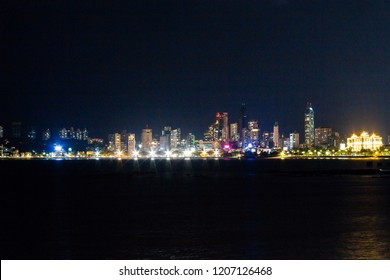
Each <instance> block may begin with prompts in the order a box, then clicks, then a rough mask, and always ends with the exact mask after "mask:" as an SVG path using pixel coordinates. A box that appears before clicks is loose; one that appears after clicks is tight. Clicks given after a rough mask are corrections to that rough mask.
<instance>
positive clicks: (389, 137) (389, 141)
mask: <svg viewBox="0 0 390 280" xmlns="http://www.w3.org/2000/svg"><path fill="white" fill-rule="evenodd" d="M387 145H390V133H389V135H387Z"/></svg>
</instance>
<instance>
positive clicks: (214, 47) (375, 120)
mask: <svg viewBox="0 0 390 280" xmlns="http://www.w3.org/2000/svg"><path fill="white" fill-rule="evenodd" d="M0 9H1V14H0V22H1V29H0V32H1V33H0V34H1V61H0V62H1V66H0V67H1V78H0V79H1V80H0V82H1V84H0V90H1V96H2V102H1V111H0V122H2V123H9V122H10V121H12V120H20V121H22V122H23V123H24V124H32V125H36V126H38V127H70V126H74V127H80V128H83V127H87V129H89V130H90V131H91V134H92V136H100V137H106V134H108V133H111V132H117V131H118V132H120V131H121V130H123V129H127V130H128V131H131V132H135V133H136V134H137V138H138V137H139V135H140V132H141V129H142V128H143V127H144V126H145V125H146V124H149V126H150V127H151V128H153V130H154V134H159V133H160V131H161V129H162V127H163V126H164V125H168V126H172V127H173V128H176V127H180V128H181V129H182V131H183V133H184V134H187V133H188V132H193V133H195V134H196V136H197V138H199V137H200V136H201V134H202V133H203V131H204V130H206V129H207V127H208V125H210V124H211V123H212V122H213V120H214V115H215V113H216V112H218V111H221V112H228V113H229V117H230V121H236V120H237V118H238V113H239V109H240V105H241V103H242V102H245V103H246V104H247V113H248V118H249V119H252V118H253V119H258V120H259V123H260V128H261V130H262V131H264V130H268V131H269V130H271V129H272V125H273V123H274V122H275V121H278V122H279V126H280V130H281V132H282V133H284V134H288V133H290V132H292V131H294V130H297V131H299V132H301V133H303V115H304V111H305V106H306V102H307V101H311V102H312V103H313V106H314V110H315V114H316V115H315V125H316V127H317V126H330V127H332V128H333V129H334V130H336V131H339V132H340V133H341V134H342V136H344V135H349V134H350V133H352V132H360V131H361V130H363V129H364V130H368V131H369V132H372V131H376V132H379V133H381V134H382V136H385V134H387V133H389V132H390V120H389V119H390V113H389V108H390V94H389V93H390V3H389V2H388V1H375V0H373V1H358V0H354V1H342V0H339V1H325V0H324V1H321V0H309V1H294V0H273V1H271V0H268V1H267V0H265V1H245V0H234V1H227V0H223V1H222V0H221V1H212V0H208V1H195V0H191V1H186V0H181V1H147V0H143V1H112V0H110V1H108V0H107V1H56V0H50V1H28V2H20V1H2V4H0ZM0 125H1V124H0Z"/></svg>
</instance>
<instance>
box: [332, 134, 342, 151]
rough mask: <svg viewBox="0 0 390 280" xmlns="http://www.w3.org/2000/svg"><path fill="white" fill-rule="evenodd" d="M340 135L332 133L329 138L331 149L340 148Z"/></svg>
mask: <svg viewBox="0 0 390 280" xmlns="http://www.w3.org/2000/svg"><path fill="white" fill-rule="evenodd" d="M340 140H341V139H340V133H338V132H332V133H331V134H330V137H329V147H334V148H338V147H340Z"/></svg>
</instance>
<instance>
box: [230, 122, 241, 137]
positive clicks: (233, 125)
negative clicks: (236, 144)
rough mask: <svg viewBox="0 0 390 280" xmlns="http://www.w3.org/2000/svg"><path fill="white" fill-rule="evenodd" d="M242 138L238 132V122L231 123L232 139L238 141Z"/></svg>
mask: <svg viewBox="0 0 390 280" xmlns="http://www.w3.org/2000/svg"><path fill="white" fill-rule="evenodd" d="M239 138H240V136H239V134H238V124H237V123H231V124H230V139H231V140H232V141H238V139H239Z"/></svg>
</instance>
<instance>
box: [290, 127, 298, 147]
mask: <svg viewBox="0 0 390 280" xmlns="http://www.w3.org/2000/svg"><path fill="white" fill-rule="evenodd" d="M298 148H299V133H298V132H296V131H294V132H292V133H290V150H293V149H298Z"/></svg>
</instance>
